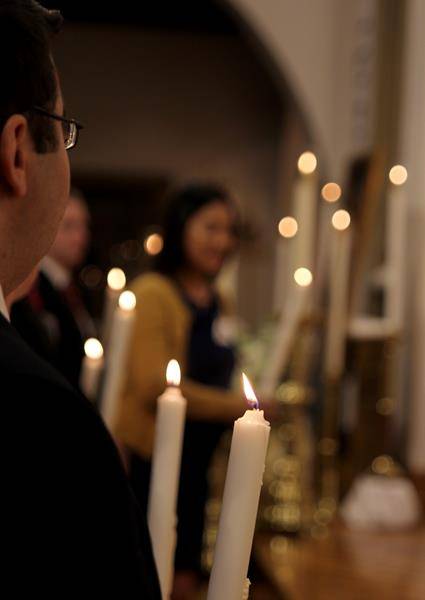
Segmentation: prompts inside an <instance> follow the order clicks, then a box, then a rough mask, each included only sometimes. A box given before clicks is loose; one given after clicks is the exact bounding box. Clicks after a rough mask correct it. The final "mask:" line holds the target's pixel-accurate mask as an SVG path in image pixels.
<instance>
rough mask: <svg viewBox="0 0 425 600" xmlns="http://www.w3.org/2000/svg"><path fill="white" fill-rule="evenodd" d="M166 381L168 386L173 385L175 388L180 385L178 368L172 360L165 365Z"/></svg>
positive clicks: (177, 364) (176, 363)
mask: <svg viewBox="0 0 425 600" xmlns="http://www.w3.org/2000/svg"><path fill="white" fill-rule="evenodd" d="M166 379H167V384H168V385H174V386H175V387H178V386H179V385H180V379H181V375H180V366H179V363H178V362H177V361H176V360H175V359H174V358H173V359H172V360H170V362H169V363H168V365H167V373H166Z"/></svg>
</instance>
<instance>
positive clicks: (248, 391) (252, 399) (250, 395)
mask: <svg viewBox="0 0 425 600" xmlns="http://www.w3.org/2000/svg"><path fill="white" fill-rule="evenodd" d="M242 383H243V389H244V393H245V397H246V399H247V400H248V402H249V403H250V404H251V405H252V408H257V409H258V407H259V403H258V400H257V396H256V395H255V392H254V390H253V388H252V385H251V383H250V381H249V379H248V377H247V376H246V375H245V373H242Z"/></svg>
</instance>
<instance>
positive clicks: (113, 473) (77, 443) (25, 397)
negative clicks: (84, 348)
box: [0, 315, 161, 600]
mask: <svg viewBox="0 0 425 600" xmlns="http://www.w3.org/2000/svg"><path fill="white" fill-rule="evenodd" d="M0 397H1V408H2V419H1V431H2V438H3V443H4V449H3V453H2V456H3V461H2V463H3V466H2V474H1V479H2V482H3V485H2V486H1V488H0V490H1V495H2V497H3V500H5V503H4V504H3V506H4V508H3V511H2V512H3V519H4V521H3V526H2V528H1V529H2V534H1V538H2V545H3V552H2V555H3V557H4V559H3V560H2V562H3V565H2V566H3V568H2V573H3V574H2V588H3V590H4V588H5V587H6V586H9V585H10V586H11V588H9V589H10V594H9V593H8V592H7V591H6V595H5V597H7V598H33V597H34V598H56V599H57V600H60V599H61V598H67V597H72V598H76V599H77V598H86V597H87V598H89V597H90V598H92V599H97V598H99V599H100V598H109V597H111V598H116V599H117V600H118V599H119V600H126V599H127V598H128V599H130V598H131V599H133V598H134V599H136V598H137V600H145V599H146V600H150V599H153V600H160V598H161V596H160V591H159V584H158V579H157V575H156V569H155V566H154V561H153V556H152V550H151V544H150V538H149V534H148V530H147V525H146V520H145V518H144V517H143V515H142V513H141V511H140V509H139V507H138V505H137V503H136V500H135V498H134V496H133V493H132V491H131V488H130V486H129V484H128V482H127V478H126V475H125V472H124V469H123V468H122V465H121V461H120V458H119V455H118V452H117V449H116V447H115V444H114V443H113V441H112V439H111V437H110V436H109V433H108V432H107V430H106V429H105V427H104V425H103V423H102V421H101V419H100V417H99V416H98V415H97V413H96V412H95V410H94V409H93V408H92V406H91V405H90V403H89V402H88V401H87V400H85V398H83V397H82V396H80V395H79V394H78V393H77V392H75V391H74V390H73V389H72V388H71V386H70V385H69V384H68V382H66V380H65V379H63V377H62V376H61V375H60V374H59V373H57V372H56V371H55V370H54V369H53V368H52V367H50V366H49V365H48V364H47V363H45V362H44V361H43V360H42V359H40V358H38V357H37V356H36V355H35V354H34V353H33V352H32V350H30V349H29V347H28V346H27V345H26V344H25V342H24V341H23V340H22V339H21V338H20V337H19V335H18V333H17V332H16V331H15V330H14V328H13V327H12V326H11V325H10V324H9V323H8V322H7V320H6V319H5V318H4V317H3V316H2V315H0Z"/></svg>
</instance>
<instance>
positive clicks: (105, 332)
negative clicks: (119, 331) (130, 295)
mask: <svg viewBox="0 0 425 600" xmlns="http://www.w3.org/2000/svg"><path fill="white" fill-rule="evenodd" d="M107 284H108V285H107V287H106V293H105V304H104V308H103V318H102V341H103V345H104V347H106V346H107V344H108V338H109V335H110V333H111V326H112V318H113V316H114V313H115V309H116V308H117V304H118V298H119V297H120V294H121V292H122V291H123V289H124V288H125V285H126V277H125V273H124V271H123V270H122V269H118V268H116V267H114V268H113V269H111V270H110V271H109V273H108V276H107Z"/></svg>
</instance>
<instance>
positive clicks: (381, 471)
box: [372, 454, 394, 475]
mask: <svg viewBox="0 0 425 600" xmlns="http://www.w3.org/2000/svg"><path fill="white" fill-rule="evenodd" d="M393 468H394V460H393V459H392V458H391V456H389V455H388V454H382V455H381V456H377V457H376V458H374V459H373V462H372V471H373V472H374V473H376V474H377V475H387V474H388V473H389V472H390V471H391V470H392V469H393Z"/></svg>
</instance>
